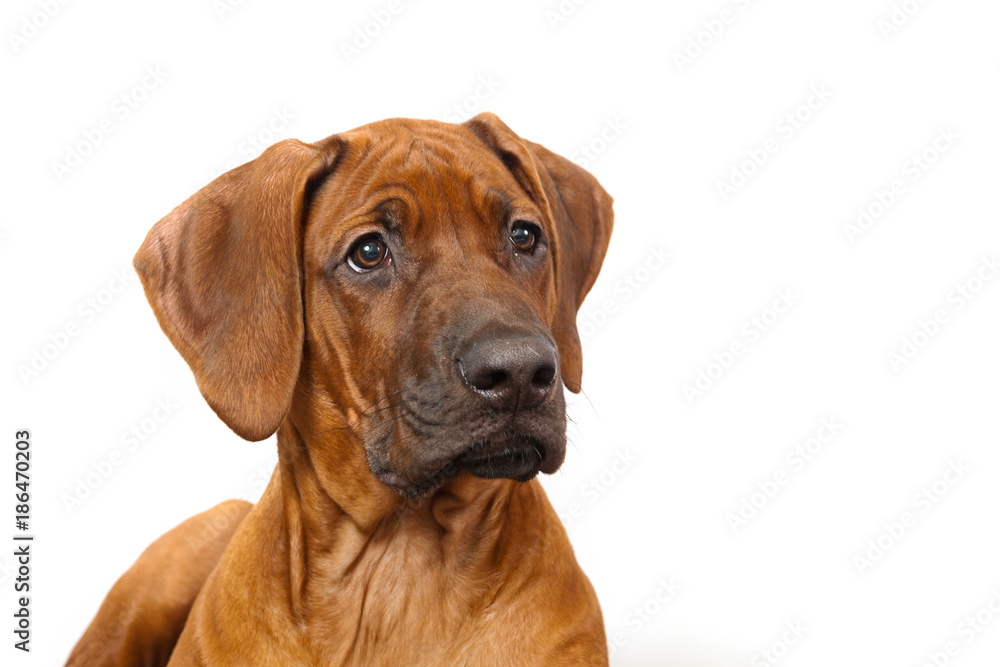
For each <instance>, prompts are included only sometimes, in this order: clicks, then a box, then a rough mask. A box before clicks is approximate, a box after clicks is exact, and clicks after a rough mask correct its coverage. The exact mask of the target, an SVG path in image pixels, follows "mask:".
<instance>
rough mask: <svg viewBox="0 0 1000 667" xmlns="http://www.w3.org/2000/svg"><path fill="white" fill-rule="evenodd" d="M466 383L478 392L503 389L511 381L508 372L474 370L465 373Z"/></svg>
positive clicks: (483, 369) (489, 369)
mask: <svg viewBox="0 0 1000 667" xmlns="http://www.w3.org/2000/svg"><path fill="white" fill-rule="evenodd" d="M464 375H465V381H466V382H467V383H468V384H469V386H471V387H472V388H473V389H476V390H478V391H492V390H497V389H503V388H504V387H505V386H506V385H507V384H508V383H509V381H510V377H509V376H508V374H507V372H506V371H504V370H502V369H497V368H490V367H485V368H473V369H470V370H468V371H466V372H464Z"/></svg>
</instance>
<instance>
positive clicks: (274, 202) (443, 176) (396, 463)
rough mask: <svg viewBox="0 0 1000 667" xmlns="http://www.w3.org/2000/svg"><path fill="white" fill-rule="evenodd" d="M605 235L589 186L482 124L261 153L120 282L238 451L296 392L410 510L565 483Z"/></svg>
mask: <svg viewBox="0 0 1000 667" xmlns="http://www.w3.org/2000/svg"><path fill="white" fill-rule="evenodd" d="M611 226H612V213H611V198H610V197H609V196H608V194H607V193H606V192H605V191H604V190H603V188H601V186H600V185H599V184H598V183H597V181H596V180H595V179H594V178H593V177H592V176H591V175H590V174H588V173H587V172H586V171H584V170H583V169H581V168H580V167H578V166H577V165H575V164H573V163H572V162H570V161H568V160H566V159H565V158H562V157H560V156H558V155H555V154H553V153H551V152H550V151H548V150H546V149H545V148H543V147H541V146H539V145H537V144H532V143H531V142H527V141H525V140H523V139H520V138H519V137H518V136H517V135H515V134H514V133H513V132H512V131H511V130H510V129H509V128H508V127H507V126H506V125H504V124H503V123H502V122H500V120H499V119H497V118H496V117H495V116H493V115H492V114H482V115H480V116H477V117H476V118H474V119H472V120H471V121H469V122H467V123H464V124H462V125H450V124H446V123H438V122H433V121H413V120H400V119H396V120H388V121H382V122H379V123H373V124H371V125H367V126H364V127H361V128H358V129H356V130H352V131H350V132H346V133H343V134H340V135H334V136H332V137H330V138H328V139H326V140H324V141H322V142H319V143H316V144H303V143H301V142H296V141H286V142H282V143H280V144H276V145H275V146H272V147H271V148H269V149H268V150H267V151H265V153H264V154H263V155H262V156H261V157H260V158H258V159H256V160H254V161H253V162H250V163H248V164H246V165H243V166H242V167H238V168H237V169H234V170H232V171H230V172H227V173H226V174H224V175H223V176H221V177H219V178H218V179H217V180H216V181H214V182H213V183H212V184H210V185H209V186H207V187H206V188H204V189H203V190H201V191H200V192H198V193H197V194H196V195H195V196H194V197H192V198H191V199H189V200H188V201H187V202H185V203H184V204H182V205H181V206H180V207H178V208H177V209H175V211H174V212H173V213H171V214H170V215H169V216H167V217H166V218H164V219H163V220H161V221H160V222H159V223H157V225H156V226H155V227H154V228H153V230H152V231H151V232H150V234H149V236H148V237H147V239H146V242H145V243H144V245H143V247H142V249H140V251H139V253H138V255H137V256H136V262H135V263H136V268H137V270H138V271H139V273H140V276H141V277H142V279H143V285H144V287H145V289H146V293H147V296H148V298H149V300H150V302H151V303H152V305H153V308H154V311H155V312H156V314H157V317H158V319H159V321H160V324H161V326H162V327H163V328H164V330H165V331H166V332H167V334H168V336H169V337H170V338H171V340H172V341H173V342H174V345H175V346H176V347H177V348H178V350H180V352H181V353H182V355H183V356H184V357H185V359H186V360H187V361H188V363H189V364H190V365H191V367H192V370H193V371H194V373H195V377H196V379H197V380H198V384H199V387H200V389H201V391H202V393H203V395H204V396H205V398H206V399H207V401H208V403H209V404H210V405H211V406H212V407H213V409H215V411H216V412H217V413H218V414H219V416H220V417H221V418H222V419H223V420H224V421H225V422H226V423H227V424H228V425H229V426H230V427H231V428H232V429H233V430H234V431H236V433H238V434H239V435H241V436H242V437H244V438H247V439H250V440H259V439H263V438H265V437H267V436H269V435H270V434H272V433H273V432H274V431H275V430H276V429H277V428H278V426H279V425H280V423H281V421H282V419H284V418H285V416H286V414H287V413H288V410H289V406H290V403H291V401H292V396H293V393H294V391H295V387H296V383H297V381H298V380H299V378H300V377H301V376H303V374H305V375H307V376H308V377H309V378H311V380H312V381H314V382H315V384H316V386H317V387H322V390H323V391H324V392H325V393H327V394H329V395H328V396H326V399H327V401H328V402H329V404H331V405H334V406H337V410H339V411H340V413H341V414H342V418H343V421H344V422H345V423H346V427H347V429H348V430H349V431H350V432H351V433H352V434H353V435H354V436H356V439H357V440H359V441H360V442H361V443H362V445H363V447H364V450H365V455H366V457H367V460H368V464H369V467H370V469H371V471H372V473H373V474H374V475H375V476H376V477H377V478H378V479H380V480H381V481H382V482H383V483H385V484H387V485H389V486H391V487H392V488H394V489H396V490H398V491H400V492H402V493H404V494H406V495H417V494H420V493H422V492H425V491H427V490H428V489H431V488H433V487H435V486H437V485H439V484H440V483H442V482H444V481H447V480H448V479H450V478H451V477H454V476H455V475H457V474H459V473H460V472H462V471H468V472H469V473H471V474H473V475H476V476H479V477H485V478H510V479H515V480H520V481H526V480H528V479H531V478H532V477H534V476H535V475H536V474H537V473H538V472H539V471H541V472H545V473H552V472H554V471H555V470H557V469H558V468H559V466H560V465H561V463H562V461H563V458H564V456H565V451H566V409H565V400H564V396H563V391H562V385H563V384H565V386H566V387H568V388H569V389H570V390H571V391H579V388H580V384H579V383H580V377H581V372H582V360H581V351H580V341H579V337H578V335H577V331H576V326H575V319H576V312H577V310H578V308H579V306H580V303H581V301H582V300H583V298H584V296H585V295H586V293H587V292H588V291H589V289H590V287H591V286H592V284H593V282H594V280H595V278H596V276H597V272H598V270H599V268H600V264H601V262H602V260H603V257H604V253H605V251H606V249H607V243H608V238H609V235H610V232H611ZM560 380H561V381H560ZM297 400H298V399H297Z"/></svg>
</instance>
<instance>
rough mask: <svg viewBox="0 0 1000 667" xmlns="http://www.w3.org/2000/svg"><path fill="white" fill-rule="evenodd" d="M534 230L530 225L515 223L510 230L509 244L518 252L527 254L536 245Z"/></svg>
mask: <svg viewBox="0 0 1000 667" xmlns="http://www.w3.org/2000/svg"><path fill="white" fill-rule="evenodd" d="M536 229H537V228H536V227H535V226H534V225H532V224H530V223H527V222H515V223H514V226H513V227H512V228H511V230H510V242H511V243H513V244H514V247H515V248H517V249H518V251H520V252H523V253H525V254H528V253H530V252H531V251H532V250H534V249H535V244H536V243H538V234H537V233H536V231H535V230H536Z"/></svg>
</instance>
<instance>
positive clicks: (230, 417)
mask: <svg viewBox="0 0 1000 667" xmlns="http://www.w3.org/2000/svg"><path fill="white" fill-rule="evenodd" d="M326 152H327V151H325V150H324V145H322V144H317V145H310V144H304V143H302V142H299V141H295V140H287V141H282V142H280V143H278V144H275V145H274V146H271V147H270V148H268V149H267V150H265V151H264V153H263V154H262V155H261V156H260V157H258V158H257V159H255V160H253V161H251V162H248V163H246V164H244V165H242V166H240V167H237V168H235V169H233V170H232V171H228V172H226V173H225V174H223V175H222V176H219V177H218V178H217V179H215V180H214V181H212V182H211V183H210V184H208V185H207V186H205V187H204V188H202V189H201V190H199V191H198V192H197V193H195V194H194V196H192V197H191V198H189V199H188V200H187V201H185V202H184V203H183V204H181V205H180V206H178V207H177V208H175V209H174V210H173V211H171V212H170V214H169V215H167V216H166V217H165V218H163V219H162V220H160V221H159V222H157V223H156V224H155V225H154V226H153V228H152V229H151V230H150V231H149V234H147V235H146V240H145V241H144V242H143V244H142V246H141V247H140V248H139V252H138V253H136V256H135V259H134V261H133V265H134V266H135V269H136V272H137V273H138V274H139V278H140V280H141V281H142V286H143V289H144V290H145V292H146V298H147V299H148V300H149V303H150V305H151V306H152V307H153V312H154V313H156V319H157V320H158V321H159V323H160V327H161V328H162V329H163V331H164V333H166V334H167V337H168V338H169V339H170V342H172V343H173V344H174V347H176V348H177V350H178V351H179V352H180V353H181V356H183V357H184V360H185V361H187V363H188V365H189V366H190V367H191V370H192V371H193V372H194V376H195V380H196V381H197V382H198V388H199V389H200V390H201V393H202V395H203V396H204V397H205V400H206V401H208V404H209V405H210V406H211V407H212V409H213V410H215V412H216V414H218V415H219V417H220V418H221V419H222V421H224V422H225V423H226V424H227V425H228V426H229V427H230V428H231V429H233V431H235V432H236V433H237V434H238V435H239V436H240V437H243V438H245V439H247V440H263V439H264V438H267V437H268V436H269V435H271V434H272V433H274V432H275V431H276V430H277V428H278V426H279V425H280V423H281V420H282V419H283V418H284V415H285V413H286V412H287V411H288V405H289V402H290V401H291V396H292V391H293V389H294V387H295V382H296V380H297V378H298V374H299V364H300V362H301V360H302V345H303V319H302V318H303V316H302V275H301V267H300V263H301V256H302V252H301V245H302V225H303V217H304V215H305V200H306V194H307V191H308V190H309V186H310V183H312V182H313V181H314V180H315V179H317V178H319V177H320V176H321V175H322V174H323V173H324V171H325V169H326V166H327V165H328V164H329V163H330V162H331V160H330V159H328V157H329V156H328V155H326Z"/></svg>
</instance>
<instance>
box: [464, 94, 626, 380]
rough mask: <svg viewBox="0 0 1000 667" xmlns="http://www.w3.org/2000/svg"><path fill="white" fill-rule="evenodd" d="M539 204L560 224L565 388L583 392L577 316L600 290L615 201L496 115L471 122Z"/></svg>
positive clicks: (559, 339)
mask: <svg viewBox="0 0 1000 667" xmlns="http://www.w3.org/2000/svg"><path fill="white" fill-rule="evenodd" d="M467 124H468V125H469V126H470V127H471V129H472V130H473V132H475V133H476V134H477V135H478V136H479V137H480V138H481V139H483V140H484V141H486V142H487V144H488V145H490V147H491V148H492V149H493V150H494V151H495V152H497V154H498V155H499V156H500V158H501V159H502V160H503V161H504V163H505V164H506V165H507V168H508V169H510V170H511V172H512V173H513V174H514V176H515V177H516V178H517V179H518V181H519V182H520V183H521V185H522V187H525V188H526V189H527V190H528V192H529V193H530V194H531V195H532V196H533V197H534V199H535V201H536V202H539V203H540V204H541V205H542V207H543V209H547V211H546V212H547V213H548V214H549V216H550V218H551V219H552V221H553V223H554V225H555V235H556V238H555V239H553V241H554V242H553V256H554V261H555V270H556V300H557V305H556V322H555V324H554V326H553V328H552V334H553V337H554V338H555V340H556V345H557V346H558V347H559V363H560V365H561V367H562V378H563V383H564V384H565V385H566V387H567V388H568V389H569V390H570V391H573V392H579V391H580V382H581V379H582V377H583V351H582V349H581V346H580V335H579V333H578V332H577V328H576V314H577V311H579V309H580V305H581V304H582V303H583V299H584V297H586V296H587V293H588V292H589V291H590V288H591V287H593V286H594V281H595V280H597V274H598V272H599V271H600V270H601V264H602V263H603V261H604V255H605V253H607V250H608V241H609V240H610V239H611V229H612V227H613V225H614V212H613V211H612V208H611V204H612V201H613V200H612V199H611V195H609V194H608V193H607V192H606V191H605V190H604V188H603V187H601V184H600V183H598V182H597V179H596V178H594V177H593V176H592V175H591V174H590V172H588V171H587V170H585V169H584V168H583V167H581V166H579V165H578V164H576V163H574V162H572V161H570V160H567V159H566V158H564V157H562V156H560V155H556V154H555V153H553V152H552V151H550V150H548V149H547V148H545V147H544V146H541V145H539V144H536V143H533V142H531V141H526V140H524V139H521V138H520V137H518V136H517V135H516V134H515V133H514V132H513V131H512V130H511V129H510V128H509V127H507V125H505V124H504V123H503V121H501V120H500V119H499V118H498V117H497V116H496V115H494V114H492V113H488V112H487V113H481V114H479V115H477V116H476V117H474V118H472V119H471V120H469V121H468V122H467Z"/></svg>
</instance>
